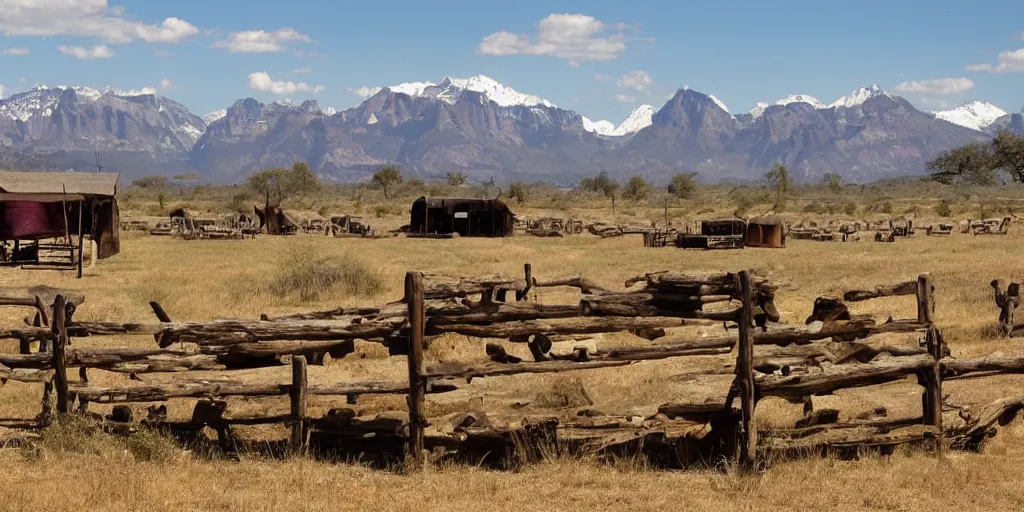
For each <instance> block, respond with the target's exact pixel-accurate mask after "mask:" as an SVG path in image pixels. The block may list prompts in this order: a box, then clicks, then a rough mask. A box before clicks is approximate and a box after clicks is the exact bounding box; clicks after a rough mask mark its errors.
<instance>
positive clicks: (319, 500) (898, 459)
mask: <svg viewBox="0 0 1024 512" xmlns="http://www.w3.org/2000/svg"><path fill="white" fill-rule="evenodd" d="M865 238H869V237H865ZM1022 242H1024V231H1022V230H1020V229H1019V227H1018V228H1017V229H1011V234H1010V235H1009V236H971V235H961V234H954V235H952V236H949V237H926V236H924V235H923V233H919V234H918V236H917V237H915V238H911V239H900V240H898V241H897V242H896V243H892V244H887V243H874V242H871V241H867V240H865V241H861V242H854V243H821V242H811V241H799V240H790V241H789V243H788V247H787V248H785V249H745V250H742V251H711V252H705V251H683V250H679V249H674V248H663V249H653V248H645V247H643V244H642V241H641V238H640V236H624V237H619V238H608V239H601V238H598V237H594V236H590V235H582V236H573V237H566V238H562V239H558V238H555V239H547V238H533V237H526V236H516V237H512V238H506V239H453V240H419V239H406V238H402V237H398V238H386V239H365V240H364V239H333V238H328V237H316V236H295V237H269V236H262V237H258V238H256V239H255V240H220V241H208V240H196V241H182V240H175V239H171V238H169V237H153V236H143V235H139V234H133V233H127V234H125V236H124V239H123V240H122V253H121V254H120V255H118V256H116V257H114V258H112V259H110V260H107V261H102V262H100V263H99V264H98V265H97V266H96V267H94V268H88V269H86V275H85V277H84V278H83V279H82V280H76V279H74V278H73V276H72V275H71V274H70V273H67V274H61V273H56V272H42V271H37V272H30V271H22V270H13V269H0V288H5V287H27V286H31V285H37V284H47V285H51V286H55V287H59V288H64V289H71V290H75V291H80V292H82V293H84V294H85V296H86V302H85V304H84V305H83V306H82V307H81V308H79V312H78V313H77V314H76V318H78V319H80V320H112V321H114V320H116V321H144V322H152V321H154V318H153V314H152V312H151V311H150V310H149V307H148V302H149V301H151V300H156V301H159V302H160V303H161V304H162V305H163V306H164V308H165V309H166V310H167V311H168V313H169V314H170V315H171V316H172V317H173V318H175V320H181V321H204V320H212V319H216V318H250V319H251V318H257V317H258V316H259V315H260V314H261V313H269V314H272V315H273V314H284V313H289V312H296V311H310V310H318V309H327V308H331V307H337V306H343V305H344V306H357V305H380V304H382V303H384V302H389V301H392V300H397V299H399V298H400V297H401V295H402V283H403V277H404V274H405V272H406V271H409V270H419V271H425V272H435V273H447V274H454V275H467V276H469V275H481V274H504V275H508V276H519V275H521V273H522V265H523V263H531V264H532V266H533V273H534V276H536V277H538V278H545V277H555V276H559V275H565V274H570V273H579V274H582V275H584V276H587V277H589V278H591V279H593V280H595V281H597V282H598V283H600V284H602V285H604V286H607V287H609V288H621V287H622V284H623V282H624V281H625V279H627V278H629V277H632V276H635V275H640V274H643V273H645V272H652V271H660V270H675V271H699V270H730V271H735V270H740V269H744V268H748V269H754V270H757V271H759V272H764V273H770V275H771V276H772V277H773V279H775V280H777V281H778V282H780V283H782V287H781V288H780V290H779V292H778V299H777V305H778V307H779V309H780V311H781V312H782V315H783V322H787V323H795V324H802V323H803V320H804V318H806V316H807V315H808V314H809V313H810V311H811V306H812V302H813V300H814V298H815V297H818V296H821V295H831V294H836V293H837V292H840V291H842V290H845V289H850V288H854V287H863V286H874V285H877V284H884V283H893V282H898V281H905V280H909V279H913V278H915V277H916V276H917V275H918V274H919V273H921V272H930V273H931V274H932V276H933V279H934V282H935V285H936V302H937V313H936V319H937V321H938V323H939V325H940V327H941V328H942V329H943V331H944V333H945V335H946V340H947V342H948V343H949V345H950V348H951V349H952V352H953V355H954V356H956V357H968V356H977V355H982V354H989V353H1002V354H1006V355H1016V354H1020V353H1022V352H1024V351H1022V349H1021V348H1020V347H1019V346H1018V343H1017V341H1015V340H1006V339H999V338H998V337H997V336H996V329H995V325H996V318H997V315H998V310H997V309H996V307H995V305H994V302H993V299H992V292H991V288H990V287H989V285H988V283H989V281H991V280H992V279H994V278H1002V279H1007V280H1016V281H1020V279H1021V278H1022V277H1024V275H1022V274H1024V267H1021V266H1020V265H1017V264H1016V263H1017V259H1016V258H1014V257H1013V256H1012V255H1013V254H1015V251H1016V250H1017V249H1018V248H1019V247H1020V246H1021V243H1022ZM320 258H324V259H328V260H337V261H346V262H357V263H358V264H359V266H360V267H361V268H365V270H367V271H368V272H370V273H372V274H374V275H376V276H378V277H379V278H380V281H381V283H382V286H380V287H377V288H375V289H373V290H372V291H370V292H368V293H362V292H361V293H358V294H355V295H353V294H350V293H347V292H345V290H344V287H332V288H330V289H326V290H325V291H324V293H323V294H321V295H320V296H319V297H317V298H316V299H315V300H309V301H303V300H301V298H298V297H296V296H291V295H289V296H279V295H277V294H273V293H269V292H268V291H267V290H268V288H267V286H265V285H266V283H267V282H269V281H271V280H273V279H275V277H276V276H278V275H279V274H280V273H281V272H284V271H286V270H283V269H286V268H287V266H288V265H290V264H294V262H295V261H298V260H302V259H320ZM530 300H536V301H540V302H545V303H559V302H562V303H564V302H566V301H572V300H573V295H572V294H571V293H569V292H565V291H558V290H541V291H539V292H538V293H537V294H536V295H535V296H531V299H530ZM853 309H854V312H859V313H870V314H873V315H876V316H877V317H878V318H880V319H885V318H887V317H888V316H890V315H891V316H894V317H896V318H910V317H914V316H915V304H914V300H913V298H911V297H897V298H891V299H882V300H877V301H869V302H867V303H863V304H857V305H855V306H854V308H853ZM26 314H27V312H26V310H15V309H14V308H5V309H4V310H0V322H3V323H4V324H5V325H14V324H17V323H20V322H21V318H22V317H23V316H24V315H26ZM9 343H10V345H8V346H4V347H0V350H5V351H13V350H15V349H16V346H15V344H14V342H9ZM74 343H75V344H76V345H79V346H91V345H96V344H100V345H132V346H153V344H154V341H153V339H152V338H151V337H145V336H124V337H105V338H94V339H81V340H75V341H74ZM484 343H485V342H484V340H479V339H470V338H468V337H463V336H447V337H445V338H443V339H441V340H438V341H436V342H435V343H433V344H432V345H431V347H430V349H429V351H428V355H427V357H428V365H430V364H439V363H444V362H452V361H457V362H470V361H484V360H486V356H485V355H484ZM602 343H607V344H609V345H615V344H636V343H644V341H642V340H639V339H638V338H634V337H632V336H628V335H616V336H609V337H607V339H605V340H603V341H602ZM508 349H509V350H510V351H512V352H513V353H517V354H519V355H526V354H527V353H528V352H527V351H526V350H525V347H522V346H514V345H508ZM730 360H732V358H731V357H722V358H717V359H716V358H686V359H670V360H663V361H650V362H643V363H638V364H634V365H630V366H627V367H622V368H611V369H601V370H592V371H582V372H576V374H573V375H571V376H511V377H497V378H487V379H478V380H475V381H474V382H473V385H472V386H470V387H469V388H467V390H464V391H462V390H460V391H459V392H457V393H453V394H450V395H432V396H429V397H428V411H429V412H431V413H432V414H443V413H446V412H452V411H456V410H460V409H462V408H466V407H468V406H470V405H472V406H474V407H479V406H482V407H483V408H484V409H486V410H489V411H491V410H494V411H504V412H507V411H511V410H512V408H511V405H510V404H512V403H515V402H522V401H531V402H538V403H541V402H542V400H541V401H538V397H541V396H542V395H543V394H544V393H549V392H551V390H557V389H562V388H565V387H566V384H567V380H568V381H569V384H571V386H582V388H583V389H585V390H586V394H587V395H588V396H589V397H590V398H591V399H592V401H593V407H594V408H597V409H600V410H607V411H615V412H621V413H634V414H647V413H649V412H650V411H651V410H652V408H656V406H657V405H659V404H661V403H666V402H671V401H679V400H684V399H692V398H694V397H698V396H708V397H719V398H720V397H724V395H725V392H726V390H727V388H728V386H729V383H730V382H731V377H730V376H728V375H718V376H695V375H693V372H694V371H695V370H697V369H700V368H706V365H725V364H727V363H728V362H729V361H730ZM288 372H289V370H288V368H286V367H281V368H270V369H260V370H246V371H245V374H246V375H247V376H248V377H250V378H253V379H260V380H265V381H267V382H282V383H284V382H288V380H289V373H288ZM404 372H405V359H404V358H401V357H396V358H388V357H387V353H386V350H384V349H383V348H382V347H380V346H377V345H374V344H370V343H359V344H357V352H356V353H355V354H351V355H349V356H348V357H346V358H344V359H342V360H335V361H329V362H328V363H327V364H326V365H324V366H311V367H310V383H311V384H319V383H323V384H327V383H332V382H341V381H344V380H348V379H366V378H384V379H396V380H398V379H403V378H404ZM90 378H91V379H92V381H94V382H96V383H97V384H98V385H104V384H119V385H123V384H124V383H125V382H126V379H125V377H123V376H120V375H115V374H107V373H104V372H95V374H90ZM147 378H148V379H153V380H154V381H156V380H160V379H171V378H173V376H170V377H168V376H159V377H157V376H153V377H147ZM38 387H39V386H38V385H30V384H19V383H13V382H11V383H8V384H7V385H6V386H4V387H3V388H0V417H2V418H8V417H19V416H31V415H34V414H35V413H37V412H38V411H39V397H40V391H39V389H38ZM1022 390H1024V379H1021V378H1019V377H1016V376H1005V377H991V378H984V379H970V380H962V381H950V382H948V383H946V384H945V385H944V392H945V393H947V394H949V401H950V402H953V403H956V404H963V405H970V406H972V407H976V406H980V405H983V404H985V403H988V402H990V401H992V400H994V399H996V398H1001V397H1006V396H1014V395H1020V394H1022ZM402 400H403V398H402V397H383V398H380V397H378V398H360V399H359V401H358V404H357V407H358V408H359V410H360V411H361V412H363V413H367V414H370V413H374V412H379V411H386V410H402V409H403V407H404V406H403V402H402ZM229 402H230V406H229V412H233V413H243V412H245V413H248V412H274V413H284V412H286V411H287V408H288V404H287V401H286V399H283V398H282V399H276V400H232V401H229ZM310 405H311V410H310V413H311V414H318V413H322V412H324V411H326V410H327V409H329V408H331V407H340V406H343V405H345V399H344V397H338V398H336V399H332V398H328V397H316V398H315V399H314V400H313V401H311V404H310ZM815 405H816V406H828V407H838V408H839V409H841V411H842V414H843V415H844V416H853V415H856V414H857V413H860V412H863V411H866V410H871V409H873V408H874V407H876V406H879V405H883V406H885V407H886V408H887V409H888V410H889V415H890V416H891V417H900V416H910V415H915V414H920V388H919V387H918V386H917V385H916V383H914V382H912V381H910V380H908V381H905V382H897V383H891V384H888V385H882V386H874V387H869V388H860V389H855V390H846V391H842V392H838V393H837V394H836V395H834V396H829V397H821V398H820V399H819V398H816V402H815ZM143 408H144V407H141V406H140V410H141V409H143ZM169 409H170V414H171V416H172V417H183V416H187V415H188V414H189V412H190V411H191V407H190V406H189V403H187V402H185V401H172V402H171V403H170V404H169ZM540 409H542V407H541V406H538V410H540ZM800 414H801V408H800V406H799V405H793V404H788V403H785V402H782V401H777V400H765V401H763V402H761V403H760V404H759V406H758V417H757V421H758V422H759V423H764V424H771V425H778V426H792V423H793V421H795V419H797V418H799V417H800ZM953 414H954V415H955V413H953ZM249 435H252V436H255V437H259V436H265V437H267V438H273V437H275V436H278V435H280V436H284V435H285V433H284V431H283V430H282V431H274V430H273V429H270V430H267V429H263V430H258V431H253V432H251V433H250V434H249ZM1022 440H1024V427H1021V426H1019V424H1016V423H1015V424H1011V425H1010V426H1007V427H1004V428H1002V429H1000V432H999V435H998V436H997V437H996V438H995V439H993V440H992V441H991V443H990V445H989V446H988V447H987V449H986V450H985V452H984V453H982V454H966V453H949V454H946V455H945V456H942V457H936V456H933V455H931V454H926V453H914V452H911V453H898V454H896V455H894V456H892V457H888V458H882V457H867V458H865V459H862V460H860V461H856V462H840V461H836V460H829V459H808V460H800V461H793V462H784V463H779V464H776V465H774V466H773V467H772V468H771V469H770V470H769V471H767V472H766V473H764V474H762V475H757V476H736V475H731V474H728V473H725V474H723V473H717V472H701V471H688V472H668V471H655V470H651V469H649V468H645V467H644V466H643V465H642V464H638V463H637V462H636V461H623V462H622V463H621V464H613V465H605V464H598V463H595V462H593V461H578V460H562V459H556V460H551V461H547V462H544V463H541V464H537V465H534V466H530V467H527V468H525V469H523V470H521V471H516V472H501V471H485V470H482V469H477V468H473V467H467V466H446V467H439V468H436V467H435V468H430V469H429V470H427V471H425V472H422V473H417V474H412V475H404V474H399V473H397V472H393V471H385V470H373V469H368V468H366V467H363V466H361V465H359V464H329V463H323V462H316V461H312V460H305V459H295V460H288V461H268V460H262V459H260V458H255V457H243V460H242V461H241V462H229V461H222V460H208V459H206V458H203V457H198V456H195V455H194V454H189V453H184V452H183V453H181V454H179V455H178V456H175V457H172V458H171V459H170V460H162V461H143V460H137V459H136V458H134V457H132V456H131V455H126V454H125V453H122V452H119V451H117V450H111V449H102V450H95V453H63V452H60V453H44V454H43V455H42V456H39V455H38V454H36V455H30V454H27V453H25V452H24V451H19V450H2V451H0V459H2V461H3V462H2V464H3V465H4V468H5V470H6V471H4V472H2V476H0V503H3V504H4V505H3V507H2V508H3V509H5V510H38V509H42V508H47V509H52V510H83V509H86V510H142V509H146V510H328V509H330V510H339V509H340V510H413V509H416V510H440V509H445V510H451V509H456V510H458V509H467V508H470V507H484V506H486V507H488V508H489V509H494V510H512V509H517V510H521V509H527V510H536V509H543V510H592V509H595V508H598V509H608V508H613V507H614V508H616V509H622V510H656V509H657V510H665V509H669V510H683V509H685V510H712V509H715V510H718V509H722V508H727V509H736V510H766V509H776V510H777V509H779V508H782V509H795V508H807V509H814V510H817V509H826V508H827V509H832V510H864V509H867V510H874V509H877V510H921V509H924V508H933V509H938V510H945V509H953V508H957V509H962V508H964V507H970V508H971V509H990V510H1017V509H1021V508H1024V490H1022V489H1024V487H1022V486H1021V485H1020V483H1021V478H1020V477H1019V476H1018V475H1019V471H1018V470H1017V467H1016V466H1017V465H1018V464H1019V463H1020V462H1021V461H1022V460H1024V458H1022V455H1024V451H1022V449H1021V448H1020V446H1021V443H1020V442H1021V441H1022ZM41 481H62V482H69V483H71V482H73V485H59V486H49V485H44V486H39V485H38V484H39V482H41ZM28 482H32V484H30V485H26V483H28ZM454 482H458V485H452V484H453V483H454Z"/></svg>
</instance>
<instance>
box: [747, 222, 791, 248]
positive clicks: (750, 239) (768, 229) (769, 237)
mask: <svg viewBox="0 0 1024 512" xmlns="http://www.w3.org/2000/svg"><path fill="white" fill-rule="evenodd" d="M743 244H744V245H745V246H746V247H770V248H782V247H785V246H786V227H785V224H783V222H782V220H781V219H779V218H776V217H762V218H757V219H751V220H749V221H747V227H746V230H745V231H744V236H743Z"/></svg>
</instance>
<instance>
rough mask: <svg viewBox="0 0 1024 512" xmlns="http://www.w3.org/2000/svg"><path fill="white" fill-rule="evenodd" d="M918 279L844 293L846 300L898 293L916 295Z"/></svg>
mask: <svg viewBox="0 0 1024 512" xmlns="http://www.w3.org/2000/svg"><path fill="white" fill-rule="evenodd" d="M916 294H917V281H916V280H914V281H906V282H903V283H898V284H893V285H881V286H876V287H874V288H872V289H870V290H849V291H847V292H846V293H844V294H843V300H845V301H846V302H860V301H864V300H868V299H877V298H879V297H894V296H898V295H916Z"/></svg>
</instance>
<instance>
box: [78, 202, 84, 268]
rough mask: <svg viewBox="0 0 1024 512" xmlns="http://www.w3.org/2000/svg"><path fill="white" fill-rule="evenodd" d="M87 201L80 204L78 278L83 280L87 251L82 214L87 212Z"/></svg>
mask: <svg viewBox="0 0 1024 512" xmlns="http://www.w3.org/2000/svg"><path fill="white" fill-rule="evenodd" d="M84 203H85V200H81V201H79V202H78V278H79V279H81V278H82V265H83V263H84V261H85V254H84V253H83V252H82V250H83V249H85V239H84V238H82V213H83V211H84V210H85V208H84V207H83V206H84Z"/></svg>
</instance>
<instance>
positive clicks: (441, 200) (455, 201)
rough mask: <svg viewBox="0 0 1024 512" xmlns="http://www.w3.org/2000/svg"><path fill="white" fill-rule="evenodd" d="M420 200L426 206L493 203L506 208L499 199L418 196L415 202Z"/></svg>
mask: <svg viewBox="0 0 1024 512" xmlns="http://www.w3.org/2000/svg"><path fill="white" fill-rule="evenodd" d="M420 201H422V202H423V203H424V204H426V206H427V208H451V207H453V206H456V205H480V206H489V205H493V206H494V207H496V208H501V209H507V208H508V207H507V206H505V203H503V202H502V201H501V200H498V199H480V198H477V197H425V196H424V197H420V198H419V199H417V200H416V202H420Z"/></svg>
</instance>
